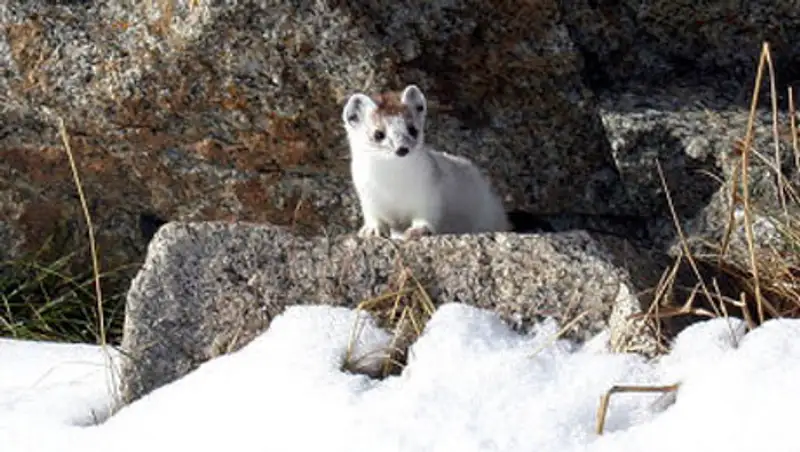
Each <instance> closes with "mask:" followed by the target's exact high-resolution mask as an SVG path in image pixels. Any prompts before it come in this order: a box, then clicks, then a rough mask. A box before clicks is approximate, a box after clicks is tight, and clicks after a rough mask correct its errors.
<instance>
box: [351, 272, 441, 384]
mask: <svg viewBox="0 0 800 452" xmlns="http://www.w3.org/2000/svg"><path fill="white" fill-rule="evenodd" d="M356 310H357V311H359V312H361V311H363V312H367V313H369V314H371V315H372V317H373V318H375V320H376V322H377V324H378V325H379V326H380V327H382V328H386V329H388V330H390V331H392V340H391V343H390V344H389V345H388V347H387V349H386V350H379V351H376V352H375V353H379V354H380V355H381V356H382V357H383V358H382V363H381V366H380V369H372V368H370V367H369V366H367V365H365V363H366V361H365V360H366V359H367V358H370V357H368V356H354V355H353V344H354V342H355V340H356V338H357V337H358V334H359V333H360V331H361V325H356V326H355V327H354V328H353V330H352V334H351V341H350V345H349V347H348V352H347V356H346V358H345V364H344V370H346V371H350V372H358V373H366V374H368V375H370V376H371V377H373V378H385V377H387V376H389V375H397V374H399V373H400V371H401V370H402V368H403V367H404V366H405V363H406V360H407V353H408V348H409V346H410V345H411V344H412V343H413V342H414V341H416V340H417V338H418V337H419V336H420V335H421V334H422V332H423V331H424V329H425V325H426V324H427V322H428V320H430V318H431V316H432V315H433V312H434V311H435V310H436V306H435V305H434V303H433V300H431V298H430V296H429V295H428V292H427V291H426V290H425V288H424V286H423V285H422V283H420V281H419V280H418V279H417V278H416V277H415V276H414V274H413V272H412V271H411V269H410V268H409V267H408V266H406V265H405V264H404V263H402V262H401V261H400V260H399V258H398V261H397V272H396V273H395V277H394V278H393V281H391V282H390V289H389V290H388V291H386V292H385V293H383V294H381V295H379V296H377V297H375V298H372V299H369V300H365V301H362V302H361V303H359V304H358V306H357V307H356Z"/></svg>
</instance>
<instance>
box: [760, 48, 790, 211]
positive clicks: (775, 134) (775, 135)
mask: <svg viewBox="0 0 800 452" xmlns="http://www.w3.org/2000/svg"><path fill="white" fill-rule="evenodd" d="M763 54H764V59H765V60H766V62H767V68H768V69H769V94H770V100H771V102H770V103H771V106H772V139H773V142H774V144H775V169H776V171H775V176H776V180H777V184H778V199H779V200H780V203H781V208H782V209H783V214H784V218H788V217H789V212H788V211H787V209H786V195H785V192H786V188H785V187H784V185H785V183H784V179H783V174H782V172H781V170H780V168H781V166H782V163H781V162H782V160H783V159H782V158H781V141H780V132H779V130H778V89H777V87H776V86H775V67H774V65H773V64H772V55H770V51H769V43H764V50H763Z"/></svg>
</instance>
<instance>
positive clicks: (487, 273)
mask: <svg viewBox="0 0 800 452" xmlns="http://www.w3.org/2000/svg"><path fill="white" fill-rule="evenodd" d="M404 269H406V270H407V271H409V272H410V273H411V274H413V276H414V277H415V278H416V280H417V281H419V282H420V284H421V285H422V286H423V287H424V289H425V291H426V292H427V294H428V296H430V298H431V299H432V300H433V302H434V304H437V305H438V304H441V303H445V302H462V303H469V304H471V305H475V306H478V307H482V308H489V309H493V310H495V311H496V312H499V313H500V314H501V315H502V317H503V318H504V319H505V320H506V321H507V322H509V323H510V324H511V325H513V326H514V327H516V328H518V329H520V330H521V331H525V330H526V329H527V328H528V327H530V326H531V325H532V323H533V322H535V321H537V320H541V319H543V318H544V317H551V318H554V319H556V320H557V321H558V322H559V323H560V324H561V325H568V324H569V323H570V322H573V321H575V320H576V319H577V322H575V323H573V324H572V326H571V328H567V329H566V337H571V338H573V339H576V340H583V339H587V338H588V337H590V336H593V335H595V334H597V333H599V332H601V331H604V330H609V326H611V328H610V333H611V334H610V337H609V346H610V347H612V348H614V349H620V350H621V349H624V350H628V351H631V350H634V349H636V350H635V351H640V352H643V353H648V351H647V350H645V349H642V348H641V347H650V348H653V347H656V346H657V345H658V344H657V342H656V339H657V338H656V337H655V336H654V335H653V334H652V331H650V330H648V329H647V325H646V324H644V323H642V322H630V321H628V315H630V314H635V313H637V312H641V311H642V309H645V308H646V304H647V297H646V294H647V291H645V290H644V289H645V288H648V287H651V286H652V285H653V284H654V283H655V281H657V279H658V277H659V276H660V273H659V267H658V266H657V265H654V260H653V257H652V256H650V255H649V254H648V253H646V252H643V251H641V250H638V249H636V248H634V247H632V246H630V244H628V243H627V242H626V241H625V240H622V239H611V238H603V239H593V238H591V237H590V236H589V235H588V234H586V233H585V232H573V233H559V234H543V235H518V234H497V235H491V234H485V235H464V236H444V235H441V236H435V237H428V238H424V239H421V240H419V241H411V242H405V243H397V242H392V241H389V240H381V239H374V240H371V239H370V240H362V239H358V238H355V237H353V236H339V237H335V238H325V237H317V238H304V237H301V236H298V235H294V234H292V233H291V232H290V231H289V230H288V229H287V228H285V227H278V226H265V225H255V224H244V223H234V224H231V223H221V222H210V223H169V224H167V225H165V226H164V227H162V228H161V229H160V230H159V232H158V233H157V234H156V236H155V238H154V240H153V241H152V242H151V244H150V248H149V253H148V254H147V260H146V262H145V264H144V266H143V268H142V271H141V272H140V273H139V274H138V275H137V276H136V278H135V279H134V280H133V284H132V285H131V289H130V291H129V293H128V301H127V316H126V320H125V338H124V341H123V343H122V349H123V350H124V355H125V357H126V363H125V366H124V372H123V375H122V382H123V387H124V389H123V400H125V401H127V402H131V401H133V400H135V399H137V398H139V397H141V396H142V395H143V394H146V393H148V392H149V391H152V390H153V389H155V388H157V387H159V386H162V385H164V384H166V383H168V382H170V381H173V380H175V379H177V378H180V377H181V376H183V375H185V374H186V373H188V372H190V371H191V370H193V369H194V368H196V367H197V366H198V365H199V364H201V363H202V362H204V361H207V360H209V359H211V358H213V357H214V356H217V355H218V354H221V353H226V352H229V351H232V350H237V349H239V348H240V347H241V346H243V345H244V344H246V343H247V342H249V341H250V340H251V339H252V338H253V337H254V336H255V335H257V334H259V333H260V332H262V331H263V330H264V329H266V328H267V327H268V326H269V322H270V320H271V319H272V318H274V317H275V316H276V315H278V314H279V313H281V312H282V311H283V309H284V308H285V307H286V306H290V305H294V304H318V303H324V304H330V305H339V306H348V307H355V306H357V305H358V304H359V303H360V302H362V301H365V300H369V299H374V298H375V297H377V296H379V295H384V294H387V293H393V292H396V291H397V290H398V289H399V287H398V278H399V277H400V275H401V273H402V272H403V271H404ZM409 285H410V283H409ZM642 294H645V295H642ZM650 352H652V350H650ZM265 365H268V363H265Z"/></svg>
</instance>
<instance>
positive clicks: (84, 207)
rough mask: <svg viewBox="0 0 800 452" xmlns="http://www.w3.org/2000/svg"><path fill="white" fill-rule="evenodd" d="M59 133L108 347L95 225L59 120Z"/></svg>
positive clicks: (100, 327) (102, 338)
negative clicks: (77, 201)
mask: <svg viewBox="0 0 800 452" xmlns="http://www.w3.org/2000/svg"><path fill="white" fill-rule="evenodd" d="M58 131H59V133H60V135H61V140H62V141H63V143H64V149H65V151H66V153H67V158H69V166H70V169H71V170H72V177H73V180H74V181H75V187H76V189H77V190H78V198H79V199H80V203H81V209H82V210H83V216H84V219H85V220H86V227H87V229H88V235H89V249H90V251H91V254H92V269H93V271H94V289H95V296H96V299H97V322H98V331H99V332H100V334H99V336H100V337H99V338H98V342H99V343H100V344H101V345H103V346H105V345H106V327H105V318H104V316H103V291H102V289H101V287H100V262H99V259H98V257H97V244H96V243H95V236H94V225H93V224H92V216H91V215H90V214H89V204H88V203H87V202H86V195H85V194H84V193H83V184H82V183H81V177H80V174H79V173H78V166H77V165H76V164H75V156H74V155H73V152H72V147H71V146H70V143H69V135H68V134H67V128H66V126H65V125H64V120H63V119H61V118H59V122H58Z"/></svg>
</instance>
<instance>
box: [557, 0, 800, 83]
mask: <svg viewBox="0 0 800 452" xmlns="http://www.w3.org/2000/svg"><path fill="white" fill-rule="evenodd" d="M560 4H561V11H562V12H563V14H564V21H565V22H566V24H567V25H568V26H569V29H570V36H571V37H572V39H573V40H574V42H575V44H576V45H577V47H578V48H580V49H581V52H582V54H583V55H584V57H585V58H586V60H587V65H586V66H587V71H586V72H585V76H586V80H585V81H587V82H589V83H590V84H591V85H593V86H598V85H602V84H604V83H608V82H612V83H613V82H624V81H630V80H638V81H640V82H642V81H651V82H653V83H654V85H656V86H657V85H658V84H660V83H661V82H667V83H668V82H669V81H670V80H672V79H674V78H675V77H676V76H683V75H686V74H696V75H698V76H699V75H701V74H715V76H716V77H717V78H718V79H720V80H722V79H727V78H730V77H733V78H738V79H739V80H740V81H742V80H746V81H748V82H749V80H750V79H751V78H752V74H753V71H754V69H755V67H756V64H757V62H758V58H759V56H760V53H761V45H762V42H763V41H769V42H770V45H771V48H772V51H773V52H774V53H773V58H774V59H775V61H776V65H777V69H778V72H782V73H784V74H786V75H787V76H789V77H792V76H791V75H790V74H794V76H796V74H797V72H796V67H797V63H798V61H799V60H800V49H798V48H797V46H796V45H794V43H795V42H797V38H798V30H800V28H798V25H800V10H798V8H797V4H796V3H794V2H792V1H791V0H775V1H773V0H755V1H749V2H730V1H725V0H710V1H706V2H702V3H698V2H695V1H692V0H653V1H648V2H646V3H643V2H641V1H639V0H623V1H592V0H561V2H560Z"/></svg>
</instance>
